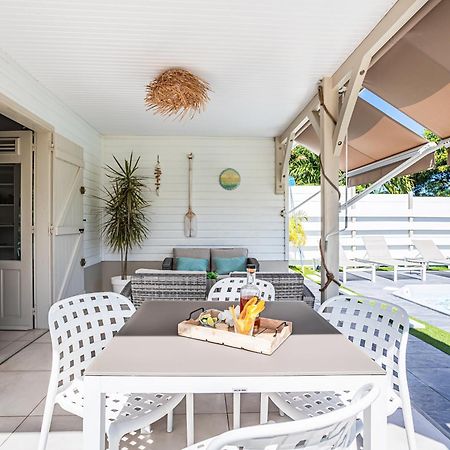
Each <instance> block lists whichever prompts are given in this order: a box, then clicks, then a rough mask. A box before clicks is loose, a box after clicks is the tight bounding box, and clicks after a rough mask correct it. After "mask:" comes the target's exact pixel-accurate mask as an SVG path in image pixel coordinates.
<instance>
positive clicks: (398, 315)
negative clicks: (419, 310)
mask: <svg viewBox="0 0 450 450" xmlns="http://www.w3.org/2000/svg"><path fill="white" fill-rule="evenodd" d="M319 313H320V314H321V315H322V316H323V317H324V318H325V319H327V320H328V321H329V322H330V323H331V324H332V325H334V326H335V327H336V328H337V329H338V330H339V331H340V332H341V333H342V334H344V335H345V336H347V337H348V339H349V340H350V341H352V342H353V343H354V344H355V345H358V346H359V347H362V349H363V350H364V351H365V352H366V353H367V354H368V355H369V356H370V357H371V358H372V359H373V360H374V361H375V362H377V363H378V364H379V365H380V366H381V367H382V368H383V369H384V370H385V371H386V374H387V376H388V379H389V380H390V383H389V384H390V386H391V390H390V393H389V395H388V397H389V404H388V410H387V414H388V415H391V414H393V413H394V412H395V411H396V410H397V409H398V408H399V407H401V408H402V412H403V418H404V423H405V429H406V434H407V438H408V445H409V449H410V450H414V449H415V448H416V443H415V435H414V424H413V419H412V411H411V400H410V397H409V389H408V381H407V378H406V345H407V340H408V332H409V318H408V314H407V313H406V311H405V310H404V309H403V308H400V307H399V306H397V305H394V304H392V303H388V302H383V301H380V300H375V299H372V298H366V297H351V296H343V295H341V296H337V297H333V298H331V299H329V300H327V301H326V302H325V303H323V304H322V305H321V307H320V308H319ZM349 396H351V393H348V392H289V393H286V392H283V393H272V394H262V395H261V423H266V422H267V416H268V398H270V399H271V400H272V401H273V403H275V405H276V406H277V407H278V408H279V409H280V411H281V412H282V413H285V414H287V415H288V416H289V417H291V418H292V419H294V420H299V419H301V418H305V417H314V416H317V415H320V414H324V413H327V412H329V411H334V410H338V409H340V408H342V407H344V406H345V405H346V404H347V401H348V398H349Z"/></svg>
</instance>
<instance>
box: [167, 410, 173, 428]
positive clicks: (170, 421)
mask: <svg viewBox="0 0 450 450" xmlns="http://www.w3.org/2000/svg"><path fill="white" fill-rule="evenodd" d="M172 431H173V409H172V410H171V411H169V412H168V414H167V432H168V433H172Z"/></svg>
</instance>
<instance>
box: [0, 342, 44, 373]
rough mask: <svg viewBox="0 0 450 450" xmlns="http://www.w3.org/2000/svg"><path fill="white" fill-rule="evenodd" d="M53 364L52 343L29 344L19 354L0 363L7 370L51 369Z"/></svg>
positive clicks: (1, 368) (3, 369)
mask: <svg viewBox="0 0 450 450" xmlns="http://www.w3.org/2000/svg"><path fill="white" fill-rule="evenodd" d="M51 364H52V347H51V344H47V343H44V344H35V343H32V344H29V345H28V346H27V347H25V348H24V349H23V350H22V351H20V352H19V353H18V354H16V355H14V356H13V357H12V358H10V359H8V361H6V362H4V363H3V364H2V365H0V371H5V370H8V371H9V370H50V369H51Z"/></svg>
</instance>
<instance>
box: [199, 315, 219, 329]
mask: <svg viewBox="0 0 450 450" xmlns="http://www.w3.org/2000/svg"><path fill="white" fill-rule="evenodd" d="M218 321H219V319H218V318H217V317H214V316H212V315H211V313H204V314H201V315H200V317H199V322H200V323H201V324H202V325H203V326H205V327H212V328H214V327H215V326H216V323H217V322H218Z"/></svg>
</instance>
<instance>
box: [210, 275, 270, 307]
mask: <svg viewBox="0 0 450 450" xmlns="http://www.w3.org/2000/svg"><path fill="white" fill-rule="evenodd" d="M246 283H247V278H241V277H229V278H222V279H221V280H219V281H218V282H217V283H215V284H214V285H213V286H212V288H211V290H210V291H209V294H208V300H211V301H216V302H217V301H226V302H238V301H239V300H240V295H241V294H240V293H241V287H242V286H244V284H246ZM255 284H256V286H258V288H259V290H260V293H261V298H262V299H263V300H266V301H273V300H275V288H274V287H273V284H272V283H269V282H268V281H265V280H260V279H258V278H257V279H256V283H255Z"/></svg>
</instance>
